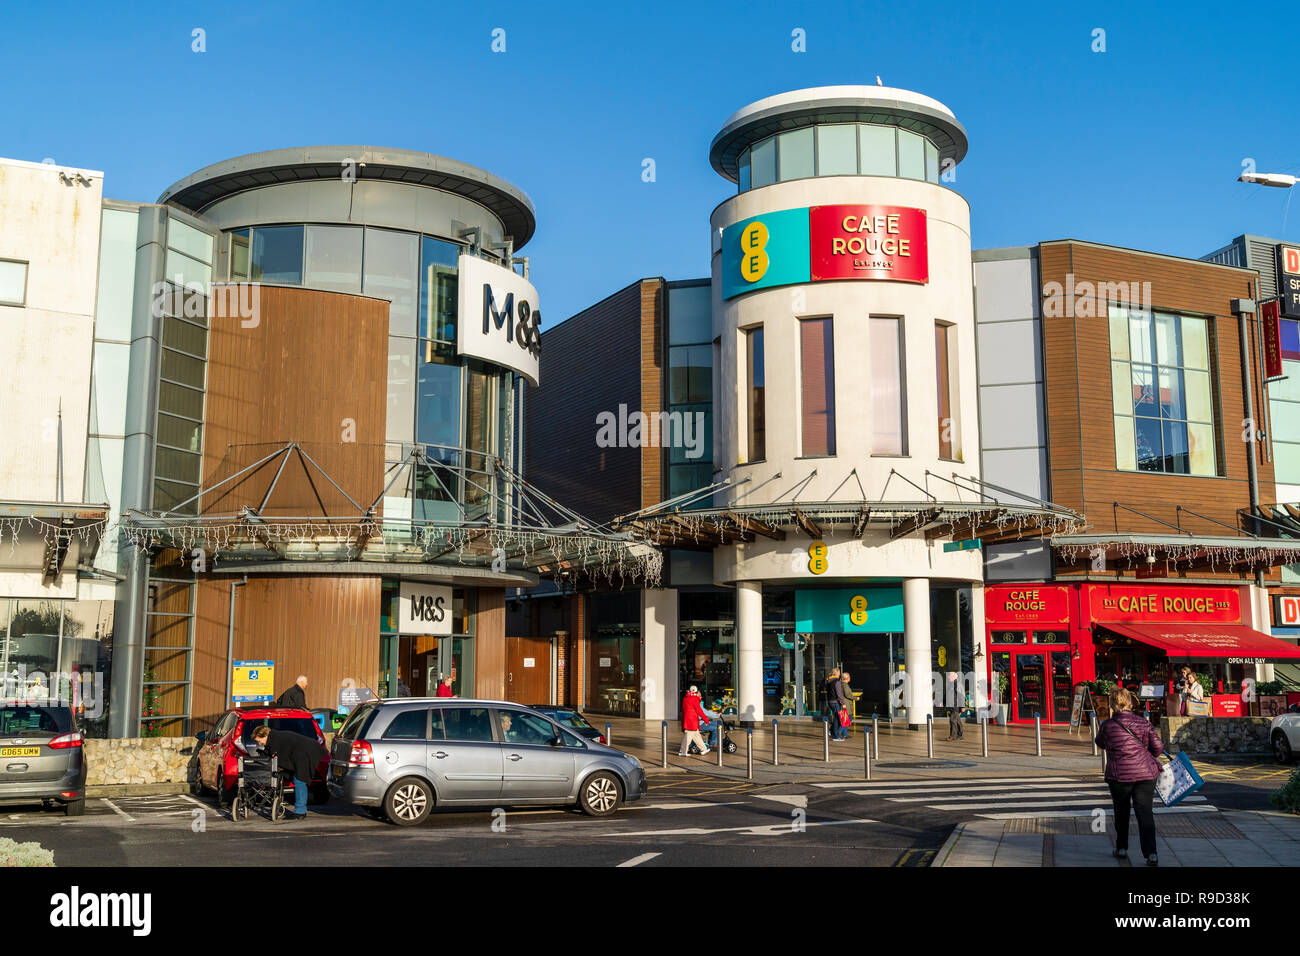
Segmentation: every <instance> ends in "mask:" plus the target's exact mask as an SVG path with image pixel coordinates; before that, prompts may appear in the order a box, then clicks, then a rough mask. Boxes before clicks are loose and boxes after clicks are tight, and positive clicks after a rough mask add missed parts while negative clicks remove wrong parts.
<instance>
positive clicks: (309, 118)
mask: <svg viewBox="0 0 1300 956" xmlns="http://www.w3.org/2000/svg"><path fill="white" fill-rule="evenodd" d="M1151 6H1153V7H1154V5H1151ZM1162 6H1163V7H1164V9H1163V10H1159V11H1157V10H1154V9H1152V10H1141V9H1128V8H1127V5H1124V4H1114V5H1110V4H1087V5H1079V6H1075V7H1072V8H1068V9H1060V10H1056V9H1051V8H1050V5H1046V4H1042V3H1032V4H1009V5H995V4H990V3H983V4H980V3H972V4H962V3H944V4H934V3H929V4H925V5H924V6H917V7H908V6H905V5H902V4H897V3H895V4H879V3H870V4H868V3H830V2H823V3H804V2H798V3H785V4H778V3H767V2H749V3H708V2H703V3H701V2H697V3H654V4H647V3H637V4H617V5H612V6H610V7H606V8H596V6H595V5H594V4H573V5H571V6H565V5H559V4H541V3H528V4H524V3H520V4H513V3H510V4H505V3H496V4H493V3H483V4H443V3H418V4H416V3H412V4H396V3H383V2H378V3H373V4H361V3H349V4H332V3H317V4H311V5H289V4H279V3H262V4H256V5H252V4H238V5H233V4H232V5H221V6H217V5H214V4H186V3H175V4H166V5H163V4H145V3H141V4H133V5H129V6H126V7H125V8H123V9H113V8H112V6H111V5H96V4H78V5H74V6H71V7H68V6H59V5H49V4H42V5H28V6H24V7H16V6H11V7H10V8H9V9H8V10H7V11H6V18H5V19H6V23H5V30H4V33H3V34H2V35H0V62H3V63H4V66H5V73H6V77H7V79H8V80H9V89H10V92H11V94H14V93H16V94H17V95H11V96H10V97H7V101H6V103H5V107H4V115H5V120H6V121H5V123H4V131H5V132H4V138H3V140H0V155H4V156H8V157H12V158H16V159H26V160H33V161H38V162H39V161H40V160H43V159H45V158H46V157H51V158H53V159H55V160H56V161H57V162H59V163H63V164H67V165H75V166H83V167H89V168H93V169H100V170H104V171H105V173H106V184H105V192H106V194H107V195H109V196H111V197H113V198H119V199H135V200H153V199H156V198H157V196H158V194H159V193H160V192H162V190H163V189H164V188H165V187H167V186H168V185H170V184H171V183H172V182H174V181H176V180H178V179H181V178H182V177H184V176H186V175H188V174H189V173H191V172H193V171H194V170H196V169H199V168H201V167H203V166H206V165H208V164H210V163H213V162H215V161H217V160H219V159H224V158H227V157H230V156H235V155H239V154H242V153H248V152H255V151H257V150H264V149H273V148H279V147H286V146H302V145H311V144H322V143H338V144H364V145H378V146H390V147H400V148H406V149H416V150H422V151H426V152H430V153H437V154H440V155H444V156H450V157H454V158H456V159H460V160H463V161H465V162H469V163H472V164H474V165H477V166H480V167H483V168H484V169H487V170H489V171H491V172H493V173H495V174H497V175H499V176H501V177H503V178H504V179H507V180H508V181H510V182H512V183H514V184H515V185H517V186H518V187H520V188H521V189H523V190H524V192H526V193H527V194H528V195H529V196H530V197H531V198H532V200H533V202H534V204H535V206H536V207H537V214H538V231H537V234H536V236H535V237H534V239H533V241H532V242H530V243H529V244H528V245H527V246H526V247H525V248H524V250H523V253H524V254H527V255H530V256H531V257H532V265H533V270H534V271H533V279H534V282H535V283H536V284H537V285H538V287H539V289H540V292H541V297H542V303H543V314H544V316H545V323H544V324H545V325H547V326H549V325H552V324H554V323H556V322H558V321H560V320H561V319H563V318H566V317H568V316H569V315H571V314H573V313H574V312H576V311H578V310H580V309H582V308H583V307H585V306H587V305H590V304H591V303H593V302H596V301H598V300H599V299H601V298H603V297H605V296H606V295H608V294H610V293H612V292H614V291H616V290H617V289H619V288H621V287H622V286H624V285H626V284H627V283H629V282H631V281H633V280H635V279H637V278H639V277H641V276H647V275H662V276H665V277H667V278H670V279H677V278H691V277H696V276H702V275H706V274H707V271H708V252H709V244H708V217H709V213H710V212H711V211H712V209H713V207H714V206H716V205H717V204H718V203H719V202H721V201H722V200H723V199H725V198H726V197H727V196H728V195H729V194H730V193H731V192H732V191H734V187H732V186H731V184H729V183H727V182H726V181H725V180H723V179H722V178H721V177H719V176H718V175H717V174H716V173H714V172H713V170H712V168H711V167H710V166H709V163H708V146H709V142H710V141H711V139H712V137H713V135H714V134H715V133H716V132H717V130H718V128H719V127H720V126H721V125H722V123H723V122H724V121H725V120H726V118H727V117H728V116H730V115H731V113H733V112H734V111H735V110H737V109H739V108H740V107H742V106H744V105H746V104H748V103H750V102H752V101H753V100H756V99H759V98H761V97H764V96H768V95H771V94H773V93H778V92H782V91H785V90H791V89H799V88H803V87H809V86H823V85H831V84H841V83H874V82H875V78H876V76H877V74H879V75H880V76H881V77H882V79H883V80H884V83H885V85H887V86H896V87H903V88H906V89H912V90H917V91H919V92H922V93H925V94H927V95H929V96H933V97H935V98H936V99H938V100H940V101H942V102H943V103H945V104H946V105H947V106H948V107H949V108H951V109H952V110H953V112H954V113H955V114H956V115H957V118H958V119H959V120H960V121H961V122H962V123H963V125H965V127H966V130H967V132H968V134H969V136H970V152H969V154H968V156H967V158H966V160H965V161H964V162H963V163H962V164H961V165H960V166H959V167H958V169H957V179H956V182H955V183H954V184H953V186H954V188H956V190H957V191H958V192H960V193H962V194H963V195H965V196H966V198H967V199H968V200H969V201H970V204H971V210H972V229H973V242H974V245H975V247H976V248H989V247H997V246H1007V245H1017V244H1025V243H1031V242H1036V241H1041V240H1047V239H1058V238H1078V239H1087V240H1093V241H1097V242H1106V243H1113V244H1116V245H1123V246H1131V247H1134V248H1140V249H1150V250H1154V251H1159V252H1166V253H1171V254H1175V255H1186V256H1198V255H1202V254H1204V253H1206V252H1209V251H1210V250H1212V249H1215V248H1217V247H1219V246H1220V245H1223V244H1224V243H1226V242H1227V241H1228V240H1229V239H1231V238H1232V237H1234V236H1237V235H1239V234H1241V233H1243V232H1253V233H1259V234H1263V235H1269V236H1276V237H1281V238H1291V239H1298V238H1300V208H1297V209H1296V210H1293V211H1291V213H1292V214H1291V215H1289V216H1287V208H1286V203H1287V198H1288V195H1289V191H1287V190H1279V189H1267V188H1263V187H1258V186H1248V185H1245V184H1241V183H1237V182H1236V181H1235V180H1236V177H1237V176H1238V175H1239V174H1240V172H1241V169H1242V163H1243V161H1244V160H1246V159H1247V158H1252V159H1254V161H1255V163H1256V164H1257V166H1258V168H1259V169H1260V170H1261V171H1270V172H1279V171H1280V172H1290V173H1297V172H1300V136H1298V135H1297V131H1296V122H1297V121H1296V115H1297V113H1296V110H1295V109H1294V104H1295V101H1296V98H1297V92H1298V87H1300V81H1297V80H1296V78H1295V74H1294V72H1291V71H1289V70H1288V63H1287V62H1286V59H1285V58H1286V57H1287V56H1288V55H1289V50H1290V46H1288V44H1289V43H1290V40H1291V38H1292V37H1293V35H1294V34H1295V32H1296V27H1297V21H1298V20H1300V15H1298V14H1297V13H1296V12H1295V11H1296V9H1297V8H1295V7H1294V6H1292V7H1291V8H1290V10H1288V9H1287V8H1286V7H1279V8H1276V9H1273V8H1263V7H1259V8H1255V7H1252V8H1251V9H1250V14H1249V16H1248V15H1247V14H1245V13H1243V12H1242V9H1241V8H1237V7H1233V6H1232V5H1228V4H1221V3H1220V4H1215V5H1213V6H1211V5H1209V4H1197V3H1193V4H1183V5H1179V6H1178V7H1177V8H1176V10H1175V9H1174V8H1171V7H1169V6H1168V5H1162ZM196 27H200V28H203V29H204V30H205V31H206V34H207V52H206V53H202V54H199V53H194V52H192V51H191V30H192V29H194V28H196ZM498 27H499V28H502V29H504V30H505V31H506V52H505V53H493V52H492V50H491V42H492V31H493V29H495V28H498ZM796 27H797V28H801V29H803V30H804V31H805V32H806V36H807V52H804V53H795V52H793V51H792V50H791V31H792V30H794V29H795V28H796ZM1097 28H1101V29H1104V30H1105V31H1106V33H1105V41H1106V51H1105V52H1104V53H1094V52H1093V51H1092V44H1093V31H1094V29H1097ZM1264 43H1268V44H1269V49H1271V50H1273V51H1274V52H1273V53H1272V54H1269V53H1267V52H1266V50H1265V48H1264V47H1263V46H1262V44H1264ZM1273 67H1276V68H1275V69H1274V68H1273ZM647 157H649V158H653V159H654V160H655V166H656V181H655V182H653V183H646V182H643V181H642V178H641V170H642V160H643V159H645V158H647ZM1284 216H1286V220H1285V226H1284Z"/></svg>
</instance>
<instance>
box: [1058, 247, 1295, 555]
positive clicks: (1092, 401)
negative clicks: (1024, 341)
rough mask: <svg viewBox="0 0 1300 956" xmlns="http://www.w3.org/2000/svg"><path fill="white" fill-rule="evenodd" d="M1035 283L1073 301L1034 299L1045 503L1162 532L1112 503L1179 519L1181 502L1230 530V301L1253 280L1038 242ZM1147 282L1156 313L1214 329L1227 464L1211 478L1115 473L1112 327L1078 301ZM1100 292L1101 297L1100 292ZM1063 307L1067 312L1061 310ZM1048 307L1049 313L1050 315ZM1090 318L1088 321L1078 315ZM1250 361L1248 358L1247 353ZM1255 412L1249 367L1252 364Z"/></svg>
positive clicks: (1238, 403) (1220, 440) (1245, 500)
mask: <svg viewBox="0 0 1300 956" xmlns="http://www.w3.org/2000/svg"><path fill="white" fill-rule="evenodd" d="M1039 255H1040V265H1041V276H1042V282H1043V284H1044V287H1046V286H1047V284H1048V283H1051V282H1055V283H1059V285H1060V287H1061V288H1062V289H1068V288H1070V282H1069V279H1068V276H1070V275H1071V274H1072V275H1073V288H1074V289H1075V290H1076V297H1075V298H1074V300H1073V302H1072V303H1069V302H1068V301H1067V299H1066V298H1065V297H1064V296H1063V297H1062V299H1061V300H1060V301H1059V302H1051V301H1049V300H1048V298H1047V297H1046V295H1044V299H1043V350H1044V368H1045V373H1046V380H1047V384H1046V389H1047V429H1048V441H1049V445H1050V460H1051V469H1052V474H1051V485H1052V499H1053V500H1054V501H1056V502H1057V503H1058V504H1062V505H1065V506H1066V507H1070V508H1075V509H1078V510H1080V511H1083V512H1084V513H1085V514H1086V515H1087V517H1088V522H1089V524H1090V525H1092V527H1093V530H1095V531H1098V532H1115V531H1121V532H1143V533H1162V532H1170V531H1172V529H1170V528H1168V527H1166V526H1165V525H1162V524H1160V523H1159V522H1158V521H1150V520H1148V519H1146V518H1143V517H1141V516H1140V515H1136V514H1133V513H1132V512H1129V511H1123V510H1121V509H1115V508H1114V507H1113V504H1114V502H1117V501H1118V502H1120V503H1121V504H1123V505H1127V506H1129V507H1131V508H1136V509H1138V510H1140V511H1144V512H1147V513H1148V514H1151V515H1152V516H1154V517H1156V518H1159V519H1161V520H1162V521H1167V522H1169V523H1170V524H1177V523H1178V515H1177V513H1176V506H1177V505H1179V504H1182V505H1183V506H1184V507H1190V508H1192V509H1194V510H1196V511H1199V512H1201V513H1202V514H1205V515H1208V516H1209V517H1212V518H1215V519H1217V520H1219V521H1222V522H1225V523H1226V524H1230V525H1235V524H1236V521H1237V518H1236V511H1237V509H1238V508H1244V507H1246V506H1247V505H1248V504H1249V500H1250V499H1249V484H1248V463H1247V458H1246V456H1247V454H1248V453H1249V450H1248V446H1247V445H1246V444H1245V443H1244V442H1243V441H1242V440H1241V431H1242V429H1241V422H1242V420H1243V419H1244V418H1245V417H1246V412H1245V397H1244V393H1243V384H1242V368H1243V362H1242V355H1241V348H1240V341H1239V330H1238V324H1237V323H1238V319H1237V318H1236V317H1235V316H1233V315H1232V311H1231V300H1232V299H1235V298H1251V297H1253V295H1254V286H1253V281H1252V280H1253V274H1252V273H1247V272H1244V271H1240V270H1231V269H1225V268H1222V267H1219V266H1213V265H1209V264H1205V263H1198V262H1194V261H1187V260H1176V259H1167V258H1164V257H1159V256H1150V255H1143V254H1140V253H1134V252H1131V251H1128V250H1121V249H1108V248H1097V247H1093V246H1086V245H1081V244H1077V243H1069V242H1063V243H1048V244H1045V245H1042V246H1040V247H1039ZM1144 282H1147V283H1150V306H1151V308H1153V309H1155V310H1165V311H1171V312H1184V313H1189V314H1196V315H1207V316H1210V317H1211V318H1210V321H1211V324H1212V328H1213V334H1212V343H1213V349H1214V353H1215V354H1214V360H1213V364H1214V368H1215V376H1214V378H1215V386H1216V389H1217V393H1216V396H1215V398H1216V403H1217V405H1218V425H1217V428H1216V434H1215V441H1216V444H1217V445H1218V448H1217V451H1218V453H1219V456H1220V458H1221V460H1222V461H1223V463H1224V466H1225V468H1224V470H1223V473H1222V474H1223V476H1222V477H1220V478H1204V477H1191V476H1185V475H1167V474H1162V473H1140V472H1128V471H1118V470H1117V469H1116V467H1115V432H1114V419H1113V406H1112V399H1111V377H1110V330H1109V323H1108V317H1107V308H1106V302H1105V301H1102V300H1099V299H1098V297H1097V294H1090V295H1089V296H1088V299H1089V301H1088V302H1087V304H1086V305H1084V304H1082V300H1083V297H1082V296H1079V295H1078V290H1079V289H1080V288H1085V289H1087V287H1085V286H1084V283H1089V284H1090V285H1091V289H1090V290H1089V291H1090V292H1092V293H1097V292H1098V291H1099V290H1104V289H1106V288H1107V287H1108V286H1111V285H1112V284H1115V283H1123V284H1125V286H1126V287H1130V284H1131V283H1137V289H1138V291H1139V294H1141V290H1142V283H1144ZM1102 294H1104V293H1102ZM1066 305H1072V308H1071V309H1070V312H1071V313H1072V314H1069V315H1060V314H1059V312H1060V311H1061V310H1062V309H1063V308H1064V307H1065V306H1066ZM1051 309H1055V310H1056V313H1057V314H1055V315H1053V314H1051V313H1049V310H1051ZM1087 311H1091V313H1092V314H1091V316H1088V315H1079V313H1080V312H1087ZM1250 355H1251V358H1252V360H1254V359H1255V358H1256V356H1255V353H1254V350H1253V347H1252V350H1251V353H1250ZM1252 369H1253V371H1252V375H1253V376H1254V384H1255V385H1256V396H1255V407H1256V413H1257V414H1258V412H1259V409H1260V402H1261V400H1262V396H1261V395H1260V394H1259V391H1258V382H1259V369H1258V363H1257V362H1255V361H1252ZM1256 460H1257V463H1258V465H1259V482H1260V494H1261V497H1262V498H1266V499H1267V498H1268V494H1269V492H1268V489H1271V487H1272V483H1273V469H1272V466H1271V465H1270V464H1268V463H1266V462H1264V461H1263V458H1262V456H1261V455H1257V456H1256ZM1182 523H1183V527H1185V528H1188V529H1190V530H1193V531H1196V532H1198V533H1201V534H1230V532H1229V531H1228V529H1226V528H1223V527H1220V526H1217V525H1215V524H1213V523H1212V522H1207V521H1204V520H1201V519H1197V518H1193V517H1191V516H1187V515H1184V516H1182Z"/></svg>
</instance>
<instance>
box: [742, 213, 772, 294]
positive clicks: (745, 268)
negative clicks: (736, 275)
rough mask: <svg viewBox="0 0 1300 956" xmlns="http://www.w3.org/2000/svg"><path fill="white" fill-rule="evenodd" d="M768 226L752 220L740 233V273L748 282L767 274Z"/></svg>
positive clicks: (755, 280)
mask: <svg viewBox="0 0 1300 956" xmlns="http://www.w3.org/2000/svg"><path fill="white" fill-rule="evenodd" d="M767 236H768V233H767V226H765V225H763V224H762V223H761V222H751V223H750V224H749V225H748V226H746V227H745V228H744V230H743V231H742V232H741V233H740V274H741V276H743V277H744V279H745V281H746V282H757V281H758V280H759V279H761V278H763V276H765V275H767V267H768V265H769V260H768V258H767Z"/></svg>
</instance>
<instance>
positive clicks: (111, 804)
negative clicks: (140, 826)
mask: <svg viewBox="0 0 1300 956" xmlns="http://www.w3.org/2000/svg"><path fill="white" fill-rule="evenodd" d="M99 799H101V800H103V801H104V802H105V803H107V804H108V805H109V807H110V808H111V809H112V811H113V812H114V813H116V814H117V815H118V816H122V817H126V822H127V823H135V817H133V816H131V814H129V813H127V812H126V811H125V810H123V809H122V808H121V807H119V806H118V805H117V804H116V803H114V802H113V801H112V800H110V799H108V797H100V798H99Z"/></svg>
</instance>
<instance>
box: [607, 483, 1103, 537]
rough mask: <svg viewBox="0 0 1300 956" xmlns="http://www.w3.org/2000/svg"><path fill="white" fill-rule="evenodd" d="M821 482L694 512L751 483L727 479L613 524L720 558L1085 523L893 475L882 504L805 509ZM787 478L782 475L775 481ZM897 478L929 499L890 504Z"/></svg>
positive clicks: (1048, 509) (1039, 505) (1061, 511)
mask: <svg viewBox="0 0 1300 956" xmlns="http://www.w3.org/2000/svg"><path fill="white" fill-rule="evenodd" d="M816 474H817V471H816V469H814V470H813V471H812V472H810V473H809V474H808V475H807V476H806V477H804V478H803V479H802V480H800V481H799V482H797V483H796V484H795V486H794V488H793V489H791V491H792V495H791V497H789V498H786V497H784V496H782V497H781V500H778V501H775V502H770V503H764V504H755V505H745V504H740V503H738V502H739V501H740V499H741V498H743V497H745V496H746V495H748V494H752V493H753V492H754V491H756V490H757V487H755V488H754V489H750V490H748V491H746V492H744V493H742V494H740V495H737V496H736V499H735V500H736V502H737V503H734V504H731V505H728V506H725V507H720V508H692V507H690V506H691V505H692V504H693V503H694V502H697V501H700V500H702V499H703V498H706V497H711V496H712V495H714V494H716V493H719V492H720V491H722V490H723V489H726V488H732V489H735V488H737V487H739V485H742V484H745V483H747V482H748V481H749V479H748V478H746V479H743V480H742V481H740V482H736V483H734V484H733V483H732V482H731V480H730V479H727V480H725V481H720V482H715V483H714V484H711V485H708V486H706V487H704V488H701V489H698V490H696V491H693V492H687V493H686V494H684V495H679V496H678V497H676V498H673V499H670V500H669V501H666V502H663V503H661V504H659V505H655V506H653V507H651V508H645V509H642V510H641V511H637V512H633V513H632V514H628V515H622V516H620V517H618V518H615V519H614V521H613V522H612V524H613V526H614V527H615V528H618V529H627V530H631V531H633V532H635V533H636V534H637V535H639V536H641V537H643V538H645V539H646V540H647V541H649V542H650V543H652V544H655V545H657V546H659V547H664V548H685V549H692V550H712V549H713V548H717V547H721V546H724V545H729V544H736V543H742V542H743V543H749V542H753V541H756V540H757V539H758V537H759V536H762V537H767V538H771V539H773V540H783V539H784V538H785V536H786V533H787V531H798V532H802V533H803V534H806V535H807V536H809V537H810V538H819V537H821V536H822V535H823V534H824V533H825V531H826V530H827V529H837V528H844V529H846V530H849V531H850V532H851V533H852V535H853V536H854V537H858V538H860V537H862V536H863V535H864V534H865V533H866V531H867V529H868V528H878V529H887V530H888V531H889V537H890V539H891V540H896V539H898V538H903V537H907V536H908V535H912V534H922V535H924V537H925V540H926V541H933V540H936V539H939V538H948V539H951V540H954V541H962V540H971V539H975V538H978V539H980V540H981V541H983V542H985V543H990V544H996V543H1000V542H1003V541H1015V540H1019V539H1021V538H1024V537H1040V536H1043V535H1051V534H1055V533H1057V532H1060V531H1074V530H1077V529H1078V528H1079V527H1080V526H1081V525H1082V523H1083V516H1082V515H1080V514H1078V513H1077V512H1074V511H1071V510H1069V509H1068V508H1062V507H1060V506H1059V505H1054V504H1052V503H1051V502H1046V501H1042V500H1041V499H1035V498H1032V497H1029V496H1025V495H1021V494H1020V493H1019V492H1015V491H1009V490H1007V489H1002V488H999V487H998V486H996V485H992V484H989V483H987V482H983V481H980V479H978V478H974V477H972V476H966V477H962V476H958V475H956V474H955V473H954V474H953V479H956V480H951V479H948V478H944V477H943V476H941V475H937V474H935V473H933V472H929V471H927V472H925V476H926V479H927V484H928V479H930V478H935V479H938V480H940V481H943V482H946V483H947V484H949V485H951V486H952V487H954V488H956V489H958V495H959V496H960V494H961V492H963V491H964V492H968V493H970V494H971V495H972V497H971V498H970V499H962V498H961V497H958V498H956V499H944V500H940V499H939V498H938V497H937V496H935V495H932V494H930V492H929V490H928V488H925V487H921V486H920V485H916V484H915V483H913V482H911V481H909V480H908V479H906V478H904V477H903V476H902V475H901V474H900V473H898V472H897V471H893V470H891V471H890V478H889V480H887V481H886V482H885V488H884V491H882V493H881V497H880V498H878V499H869V498H867V497H866V496H865V495H863V496H862V497H861V498H852V499H847V500H846V499H835V500H829V501H809V502H804V501H799V500H798V494H799V491H800V489H802V488H804V487H806V486H807V484H808V482H809V481H810V480H811V479H812V478H813V477H814V476H815V475H816ZM780 477H781V475H780V473H778V474H776V475H774V476H773V477H772V478H769V479H768V481H772V480H775V479H777V478H780ZM894 477H898V478H899V479H901V480H902V481H904V482H906V483H907V484H909V485H911V486H912V487H913V488H915V489H916V490H918V491H920V492H922V494H924V495H926V496H927V497H926V498H922V499H910V500H903V501H900V500H890V499H887V498H886V497H885V495H886V494H887V493H888V491H889V484H890V481H892V480H893V478H894ZM850 478H852V479H857V469H856V468H855V469H853V470H852V471H850V472H849V474H848V475H847V476H845V478H844V480H843V481H842V482H840V484H839V486H838V487H837V488H836V493H838V491H839V490H840V489H841V488H844V487H845V486H846V484H847V483H848V481H849V479H850ZM965 482H969V483H970V485H973V486H974V487H970V485H967V484H965ZM766 483H767V482H764V483H763V484H766ZM758 487H761V485H760V486H758ZM861 487H862V485H861V482H860V481H858V488H859V490H861ZM994 492H998V493H1001V494H1002V495H1003V496H1006V495H1010V496H1011V497H1013V498H1020V499H1024V500H1025V501H1029V502H1033V503H1032V504H1024V503H1017V502H1014V501H1013V502H1008V501H1004V500H1002V499H1001V498H999V497H995V496H994V494H993V493H994Z"/></svg>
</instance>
